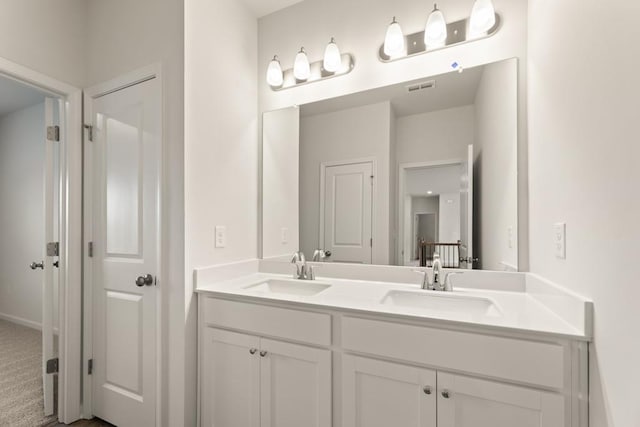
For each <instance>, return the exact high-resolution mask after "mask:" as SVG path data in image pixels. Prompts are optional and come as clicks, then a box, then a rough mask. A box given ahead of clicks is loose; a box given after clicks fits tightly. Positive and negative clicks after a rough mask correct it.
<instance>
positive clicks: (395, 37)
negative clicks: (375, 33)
mask: <svg viewBox="0 0 640 427" xmlns="http://www.w3.org/2000/svg"><path fill="white" fill-rule="evenodd" d="M384 53H385V54H386V55H387V56H389V57H391V58H395V57H398V56H400V55H403V54H404V53H405V44H404V34H403V33H402V27H400V24H398V21H396V17H395V16H394V17H393V20H392V21H391V24H389V27H387V34H386V36H385V38H384Z"/></svg>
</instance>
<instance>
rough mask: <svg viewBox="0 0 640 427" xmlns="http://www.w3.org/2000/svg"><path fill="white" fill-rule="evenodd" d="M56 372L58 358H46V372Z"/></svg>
mask: <svg viewBox="0 0 640 427" xmlns="http://www.w3.org/2000/svg"><path fill="white" fill-rule="evenodd" d="M57 373H58V358H57V357H56V358H53V359H49V360H47V374H57Z"/></svg>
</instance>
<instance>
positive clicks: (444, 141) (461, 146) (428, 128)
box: [397, 105, 475, 163]
mask: <svg viewBox="0 0 640 427" xmlns="http://www.w3.org/2000/svg"><path fill="white" fill-rule="evenodd" d="M474 110H475V109H474V106H473V105H465V106H463V107H457V108H450V109H447V110H438V111H433V112H430V113H423V114H414V115H411V116H404V117H398V119H397V140H398V147H397V149H398V154H397V161H398V163H413V162H431V161H436V160H455V159H460V160H462V159H464V158H466V154H467V146H468V145H469V144H473V140H474V128H475V112H474Z"/></svg>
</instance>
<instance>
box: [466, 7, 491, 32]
mask: <svg viewBox="0 0 640 427" xmlns="http://www.w3.org/2000/svg"><path fill="white" fill-rule="evenodd" d="M494 25H496V10H495V8H494V7H493V1H491V0H475V2H474V3H473V9H471V18H469V30H470V33H471V35H472V36H478V35H482V34H485V33H486V32H487V31H489V30H490V29H491V28H492V27H493V26H494Z"/></svg>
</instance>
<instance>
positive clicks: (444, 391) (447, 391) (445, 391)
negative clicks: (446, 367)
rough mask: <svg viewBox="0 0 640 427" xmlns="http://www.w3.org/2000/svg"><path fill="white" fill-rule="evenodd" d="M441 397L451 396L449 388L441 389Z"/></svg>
mask: <svg viewBox="0 0 640 427" xmlns="http://www.w3.org/2000/svg"><path fill="white" fill-rule="evenodd" d="M442 397H444V398H445V399H448V398H449V397H451V394H450V393H449V390H442Z"/></svg>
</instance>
